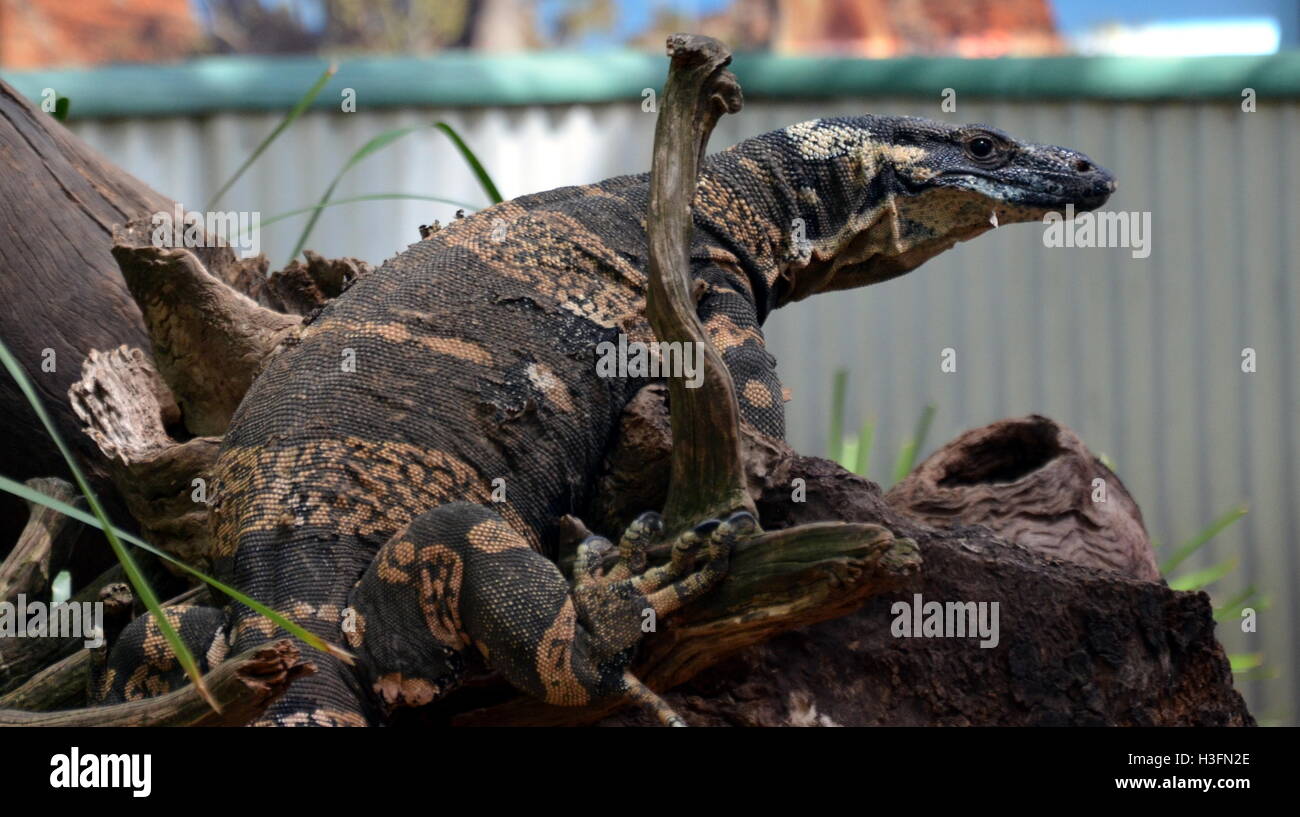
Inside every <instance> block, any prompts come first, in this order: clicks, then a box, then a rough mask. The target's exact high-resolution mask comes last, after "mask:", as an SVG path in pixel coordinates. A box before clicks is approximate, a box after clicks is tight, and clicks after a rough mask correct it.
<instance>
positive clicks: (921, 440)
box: [894, 403, 935, 483]
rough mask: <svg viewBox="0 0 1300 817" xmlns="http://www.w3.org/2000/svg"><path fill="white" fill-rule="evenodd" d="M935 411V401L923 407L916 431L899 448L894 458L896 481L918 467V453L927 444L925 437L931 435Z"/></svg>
mask: <svg viewBox="0 0 1300 817" xmlns="http://www.w3.org/2000/svg"><path fill="white" fill-rule="evenodd" d="M934 413H935V406H934V404H933V403H930V404H928V405H926V407H925V408H923V409H921V416H920V417H919V418H917V421H916V431H915V432H914V433H913V434H912V437H911V439H909V440H906V441H904V442H903V445H902V446H901V447H900V448H899V449H898V459H896V460H894V482H896V483H897V482H902V481H903V480H904V479H905V478H906V477H907V475H908V474H910V473H912V469H913V468H915V467H916V455H917V453H918V452H919V451H920V450H921V449H922V448H923V447H924V446H925V438H926V437H928V436H929V435H930V425H931V424H932V423H933V422H934Z"/></svg>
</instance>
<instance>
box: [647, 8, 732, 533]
mask: <svg viewBox="0 0 1300 817" xmlns="http://www.w3.org/2000/svg"><path fill="white" fill-rule="evenodd" d="M668 56H669V57H670V58H671V59H672V63H671V65H670V67H669V71H668V81H667V83H666V84H665V86H664V95H663V100H662V107H661V109H660V113H659V120H658V122H657V123H656V126H655V143H654V162H653V164H652V166H651V171H650V211H649V215H648V217H647V220H646V233H647V236H648V239H649V247H650V268H649V291H648V293H647V295H646V318H647V319H648V320H649V322H650V326H651V327H652V328H653V329H654V331H655V335H656V336H657V337H658V338H659V340H660V341H663V342H675V343H681V344H683V348H694V349H700V350H703V359H702V361H700V363H699V365H700V366H701V367H702V368H703V381H702V382H701V383H700V384H699V388H696V389H690V388H687V386H686V381H685V380H684V379H682V378H676V377H670V378H668V388H669V393H670V394H671V406H672V423H673V439H674V440H675V441H676V445H675V447H674V449H673V476H672V482H671V486H672V487H670V488H669V491H668V501H667V503H666V504H665V505H664V519H665V521H666V523H667V527H668V529H669V531H670V532H671V531H673V530H677V529H681V528H684V527H687V526H689V525H692V524H695V523H697V522H699V521H700V520H703V519H708V518H710V517H714V516H721V515H723V514H725V513H727V512H729V511H734V510H737V509H742V508H743V509H745V510H748V511H750V512H753V511H754V506H753V502H752V501H751V500H750V498H749V494H748V493H746V492H745V471H744V468H743V466H742V465H741V461H740V407H739V404H738V403H737V402H736V389H735V386H734V384H733V383H732V382H731V375H730V373H729V372H728V371H727V368H726V366H725V365H724V364H723V362H722V357H721V355H719V354H718V352H717V350H716V349H714V348H713V344H712V343H710V342H709V338H708V336H707V335H706V334H705V333H704V327H703V326H702V325H701V324H700V319H699V316H698V315H697V314H696V312H695V299H694V298H693V297H692V293H691V287H690V284H689V282H690V280H691V277H690V246H691V233H692V230H693V222H692V217H691V202H692V200H693V199H694V198H695V187H696V180H697V178H698V176H699V166H700V161H701V160H702V159H703V157H704V149H705V147H706V146H707V145H708V142H709V135H710V134H711V133H712V132H713V126H714V125H715V124H717V121H718V119H719V117H721V116H722V115H723V114H724V113H734V112H736V111H738V110H740V107H741V104H742V103H741V93H740V84H739V83H738V82H737V81H736V78H735V76H734V75H732V73H731V72H730V71H728V70H726V66H727V65H728V64H729V63H730V62H731V52H730V51H729V50H728V49H727V47H726V46H725V45H723V44H722V43H720V42H718V41H717V40H714V39H712V38H709V37H697V36H692V35H687V34H676V35H673V36H672V37H670V38H669V39H668ZM686 344H693V345H691V346H690V347H686V346H685V345H686Z"/></svg>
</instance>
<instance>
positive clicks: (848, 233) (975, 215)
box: [779, 116, 1115, 302]
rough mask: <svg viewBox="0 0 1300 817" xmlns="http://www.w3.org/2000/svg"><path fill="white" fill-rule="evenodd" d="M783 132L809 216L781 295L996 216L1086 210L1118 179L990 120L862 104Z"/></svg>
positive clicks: (804, 292) (889, 261) (919, 255)
mask: <svg viewBox="0 0 1300 817" xmlns="http://www.w3.org/2000/svg"><path fill="white" fill-rule="evenodd" d="M779 133H782V134H784V136H785V138H786V139H788V140H789V143H788V144H787V145H786V146H784V148H783V150H782V152H783V153H785V154H786V155H789V154H792V153H793V154H797V156H798V161H797V165H798V168H799V171H798V172H797V173H795V174H791V175H792V176H793V177H794V178H797V179H799V180H800V184H802V185H803V187H802V188H801V189H799V190H798V191H796V198H797V199H798V200H800V205H799V213H800V215H801V216H803V215H807V216H808V218H806V219H801V225H800V226H801V227H802V228H803V229H804V230H806V231H807V232H806V240H804V241H803V242H802V243H801V242H800V241H799V240H798V239H795V240H792V241H791V242H790V243H791V246H792V248H793V249H792V251H791V253H790V254H789V263H787V264H786V265H785V268H784V269H782V270H781V271H780V278H781V279H783V280H784V282H785V285H784V287H783V290H784V291H783V292H782V293H781V295H782V296H783V297H781V301H782V302H784V301H790V300H798V299H799V298H803V297H806V296H808V295H810V294H812V293H814V292H822V291H827V290H835V289H847V288H850V287H857V286H864V285H866V284H873V283H877V282H879V281H884V280H888V279H890V278H893V277H896V276H898V275H902V274H903V273H906V272H909V271H911V270H913V269H915V268H916V267H918V266H920V265H921V264H922V263H924V262H925V261H927V260H929V259H930V258H933V257H934V256H936V255H938V254H939V253H941V252H943V251H944V250H947V249H948V248H950V247H952V246H953V245H954V244H956V243H957V242H959V241H966V240H969V239H971V238H974V237H975V236H977V235H980V234H981V233H985V232H988V231H989V230H992V229H994V228H996V227H998V226H999V225H1004V224H1012V223H1015V222H1028V221H1041V220H1042V219H1043V217H1044V216H1045V215H1047V214H1048V213H1052V212H1064V211H1065V209H1066V208H1067V207H1073V209H1074V211H1075V212H1083V211H1086V210H1093V209H1095V208H1097V207H1100V206H1101V205H1102V204H1104V203H1105V202H1106V200H1107V199H1108V198H1109V197H1110V194H1111V193H1112V192H1114V190H1115V179H1114V177H1113V176H1111V174H1110V173H1109V172H1107V171H1106V170H1105V169H1104V168H1102V167H1100V166H1098V165H1097V163H1096V162H1094V161H1092V159H1090V158H1088V157H1087V156H1085V155H1084V154H1082V153H1079V152H1078V151H1074V150H1070V149H1068V148H1063V147H1056V146H1053V145H1036V144H1030V143H1025V142H1018V141H1016V140H1015V139H1013V138H1012V137H1011V136H1009V135H1008V134H1006V133H1004V132H1002V131H1000V130H998V129H997V128H992V127H988V126H986V125H949V124H945V123H942V122H934V121H930V120H927V119H916V118H912V117H875V116H863V117H854V118H847V119H824V120H814V121H812V122H805V123H802V124H800V125H794V126H791V127H789V128H786V129H785V130H784V131H780V132H779ZM810 228H811V229H810Z"/></svg>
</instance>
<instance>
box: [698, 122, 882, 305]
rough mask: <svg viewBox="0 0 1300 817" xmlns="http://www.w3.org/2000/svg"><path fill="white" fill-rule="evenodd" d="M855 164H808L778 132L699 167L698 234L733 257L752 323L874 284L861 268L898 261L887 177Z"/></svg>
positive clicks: (878, 168) (841, 160) (846, 160)
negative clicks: (746, 285)
mask: <svg viewBox="0 0 1300 817" xmlns="http://www.w3.org/2000/svg"><path fill="white" fill-rule="evenodd" d="M860 158H863V157H860V156H851V155H844V156H840V157H837V158H836V159H835V160H833V161H807V160H806V159H805V158H804V157H803V156H801V155H800V154H799V153H798V152H797V151H795V150H792V149H791V142H790V140H789V139H786V138H783V136H782V135H781V133H780V132H778V133H776V134H768V135H766V136H763V137H758V138H756V139H749V140H746V141H744V142H741V143H739V144H737V145H736V146H734V147H732V148H730V149H728V150H725V151H723V152H721V153H718V154H714V155H713V156H711V157H709V159H708V160H707V161H706V165H705V168H704V170H703V172H702V173H701V180H700V192H699V193H698V194H697V198H696V211H697V218H696V222H697V225H698V226H700V227H702V228H704V229H705V230H706V231H708V232H709V233H711V234H712V235H713V237H714V239H715V240H716V241H717V243H720V244H722V245H723V246H724V248H725V249H726V250H728V251H729V252H730V253H732V254H733V255H735V256H736V259H737V261H738V263H739V264H740V266H741V267H742V269H743V271H744V272H745V274H746V275H747V277H748V278H749V280H750V283H751V288H752V289H753V291H754V300H755V307H756V308H757V310H758V313H759V316H760V318H762V317H765V316H766V315H767V313H768V312H770V311H771V310H773V309H776V308H779V307H781V306H784V305H785V304H787V303H790V302H791V301H797V300H801V299H803V298H806V297H808V296H809V295H812V294H814V293H817V292H822V291H826V290H831V289H843V288H846V287H851V286H861V285H864V284H868V283H874V282H875V281H874V280H868V279H870V278H871V275H869V274H863V270H865V269H866V267H867V264H866V263H865V262H866V261H867V260H869V259H873V258H876V257H878V256H882V255H890V254H894V253H898V252H901V250H902V246H901V243H900V237H899V220H898V207H897V205H896V202H897V198H898V197H897V195H896V194H897V193H898V192H899V191H897V190H896V189H895V188H896V187H897V185H898V182H897V180H896V179H895V177H894V174H893V172H892V168H891V167H890V166H889V164H888V163H885V162H880V163H874V162H873V163H870V164H871V167H870V168H866V167H863V166H862V163H861V162H860V161H858V160H859V159H860ZM854 270H856V271H857V272H853V271H854ZM894 274H901V273H894ZM888 277H893V276H892V275H882V276H881V277H880V280H884V279H885V278H888Z"/></svg>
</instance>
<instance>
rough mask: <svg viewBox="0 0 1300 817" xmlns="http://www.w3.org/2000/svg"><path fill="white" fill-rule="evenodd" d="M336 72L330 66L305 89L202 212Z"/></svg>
mask: <svg viewBox="0 0 1300 817" xmlns="http://www.w3.org/2000/svg"><path fill="white" fill-rule="evenodd" d="M338 70H339V67H338V66H337V65H333V64H331V65H330V67H329V68H326V69H325V73H323V74H321V75H320V77H318V78H317V79H316V82H315V83H314V84H313V85H312V86H311V87H310V88H308V89H307V93H305V94H303V96H302V98H301V99H299V100H298V102H297V103H296V104H295V105H294V106H293V107H292V108H291V109H290V110H289V113H287V114H285V116H284V119H281V120H280V124H278V125H276V126H275V130H273V131H271V132H270V133H269V134H267V137H266V138H265V139H263V140H262V141H261V143H260V144H259V145H258V146H257V147H256V148H255V149H254V150H253V152H252V153H251V154H249V157H248V158H247V159H245V160H244V163H243V164H242V165H240V166H239V169H238V170H236V171H235V175H233V176H231V177H230V178H229V179H227V180H226V183H225V184H223V185H221V188H220V189H219V190H217V192H216V193H213V194H212V198H210V199H208V203H207V204H206V205H204V207H203V209H204V210H211V209H212V208H213V207H215V206H216V204H217V202H218V201H219V200H220V199H221V197H222V196H224V195H225V194H226V191H228V190H230V188H232V187H234V186H235V182H237V181H239V177H240V176H242V175H244V171H245V170H248V168H249V165H251V164H253V162H255V161H257V157H258V156H261V155H262V153H263V152H264V151H265V150H266V149H267V148H268V147H270V146H271V143H272V142H274V141H275V140H276V138H277V137H279V135H280V134H282V133H284V130H285V128H287V127H289V126H290V125H292V124H293V123H294V121H295V120H296V119H297V118H298V117H299V116H302V114H303V112H304V111H306V110H307V108H309V107H310V106H311V103H312V102H314V101H315V100H316V97H317V96H318V95H319V94H320V92H321V90H322V89H323V88H324V87H325V83H327V82H329V81H330V77H332V76H334V74H335V73H337V72H338Z"/></svg>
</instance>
